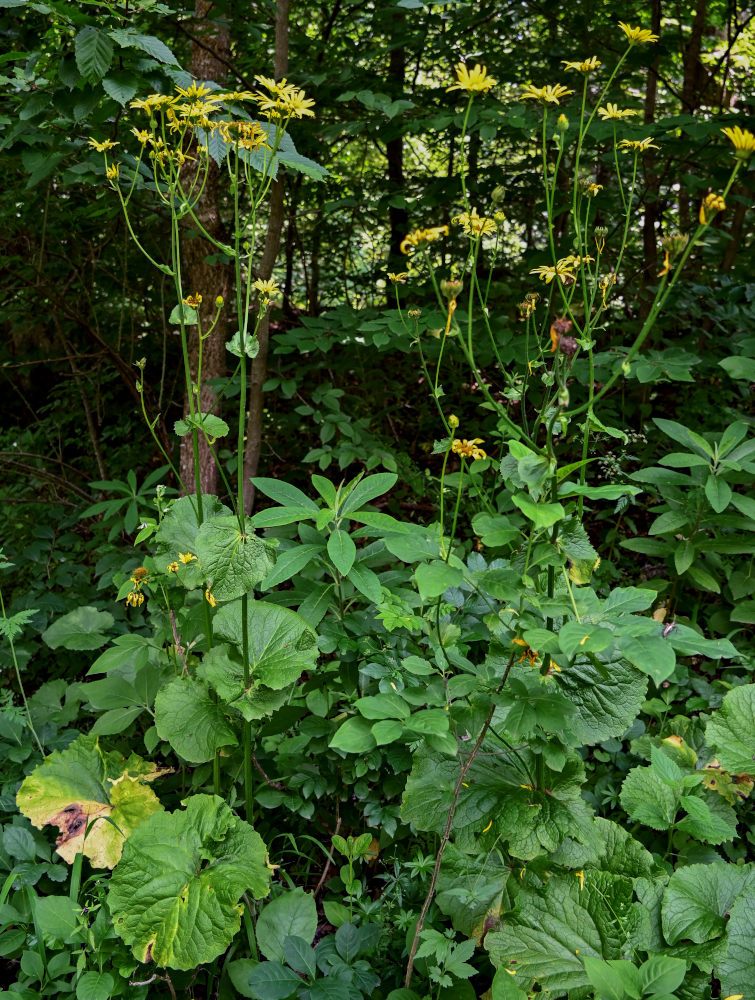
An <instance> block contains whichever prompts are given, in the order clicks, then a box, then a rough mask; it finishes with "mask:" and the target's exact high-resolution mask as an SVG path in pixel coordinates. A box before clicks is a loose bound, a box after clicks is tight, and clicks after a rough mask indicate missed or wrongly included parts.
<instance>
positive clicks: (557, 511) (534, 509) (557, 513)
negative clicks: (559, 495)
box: [511, 493, 566, 528]
mask: <svg viewBox="0 0 755 1000" xmlns="http://www.w3.org/2000/svg"><path fill="white" fill-rule="evenodd" d="M511 499H512V500H513V502H514V503H515V504H516V506H517V507H518V508H519V510H520V511H521V512H522V513H523V514H524V516H525V517H526V518H528V519H529V520H530V521H532V522H533V524H534V525H535V527H536V528H550V527H551V526H552V525H554V524H556V523H557V522H558V521H562V520H563V519H564V517H565V516H566V512H565V510H564V508H563V507H562V506H561V504H560V503H535V501H534V500H533V499H532V498H531V497H529V496H528V495H527V494H526V493H515V494H514V496H513V497H512V498H511Z"/></svg>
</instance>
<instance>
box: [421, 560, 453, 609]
mask: <svg viewBox="0 0 755 1000" xmlns="http://www.w3.org/2000/svg"><path fill="white" fill-rule="evenodd" d="M414 579H415V580H416V581H417V587H418V588H419V592H420V595H421V597H422V600H423V601H432V600H434V599H435V598H436V597H441V596H442V595H443V594H444V593H445V592H446V590H447V589H448V588H449V587H458V586H459V584H460V583H461V582H462V580H463V579H464V573H463V571H462V570H460V569H458V568H457V567H456V566H449V564H448V563H447V562H443V561H442V560H440V559H435V560H433V562H429V563H421V564H420V565H419V566H418V567H417V568H416V569H415V571H414Z"/></svg>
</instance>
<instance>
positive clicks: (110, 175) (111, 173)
mask: <svg viewBox="0 0 755 1000" xmlns="http://www.w3.org/2000/svg"><path fill="white" fill-rule="evenodd" d="M120 169H121V165H120V163H111V164H110V166H109V167H108V168H107V170H106V171H105V173H106V175H107V179H108V180H109V181H112V182H113V183H115V182H116V181H117V180H118V174H119V172H120Z"/></svg>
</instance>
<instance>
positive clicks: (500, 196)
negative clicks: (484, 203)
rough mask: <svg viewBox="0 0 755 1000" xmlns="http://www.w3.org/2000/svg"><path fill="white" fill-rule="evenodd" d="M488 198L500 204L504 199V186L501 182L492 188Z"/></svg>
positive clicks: (495, 203)
mask: <svg viewBox="0 0 755 1000" xmlns="http://www.w3.org/2000/svg"><path fill="white" fill-rule="evenodd" d="M490 200H491V201H492V202H493V204H494V205H501V204H502V203H503V202H504V201H505V200H506V188H505V187H504V186H503V184H499V185H498V187H494V188H493V193H492V194H491V196H490Z"/></svg>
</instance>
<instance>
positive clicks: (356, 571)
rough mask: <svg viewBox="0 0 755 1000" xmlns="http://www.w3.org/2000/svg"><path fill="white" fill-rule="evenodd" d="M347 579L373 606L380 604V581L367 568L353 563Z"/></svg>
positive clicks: (361, 564)
mask: <svg viewBox="0 0 755 1000" xmlns="http://www.w3.org/2000/svg"><path fill="white" fill-rule="evenodd" d="M348 578H349V580H350V581H351V582H352V583H353V584H354V586H355V587H356V588H357V590H358V591H359V592H360V593H361V594H364V596H365V597H366V598H367V600H368V601H372V603H373V604H380V602H381V601H382V599H383V588H382V587H381V586H380V580H379V579H378V577H377V576H376V574H375V573H373V572H372V570H371V569H370V568H369V566H365V565H364V563H361V562H355V563H354V565H353V566H352V567H351V569H350V570H349V575H348Z"/></svg>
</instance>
